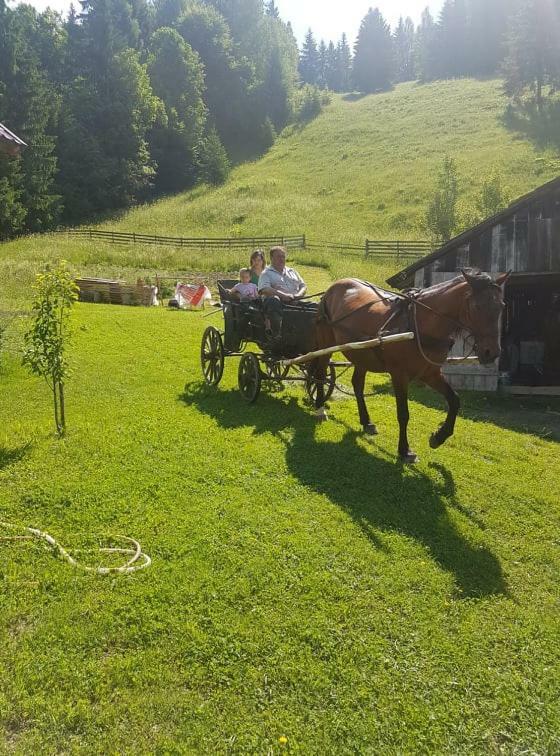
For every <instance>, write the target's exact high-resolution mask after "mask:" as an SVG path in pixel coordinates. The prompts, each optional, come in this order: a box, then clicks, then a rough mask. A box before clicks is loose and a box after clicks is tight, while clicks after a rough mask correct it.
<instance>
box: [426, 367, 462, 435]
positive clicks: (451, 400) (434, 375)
mask: <svg viewBox="0 0 560 756" xmlns="http://www.w3.org/2000/svg"><path fill="white" fill-rule="evenodd" d="M422 380H423V381H424V382H425V383H426V385H428V386H430V388H433V389H434V391H437V392H438V394H441V395H442V396H444V397H445V400H446V402H447V407H448V411H447V417H446V418H445V422H444V423H443V424H442V425H441V426H440V428H439V429H438V430H437V431H436V432H435V433H433V434H432V436H431V438H430V446H431V447H432V449H437V448H438V447H440V446H441V445H442V444H444V443H445V442H446V441H447V439H448V438H450V437H451V436H452V435H453V432H454V431H455V421H456V420H457V415H458V414H459V409H460V408H461V401H460V399H459V397H458V395H457V394H456V393H455V391H453V389H452V388H451V386H450V385H449V383H447V381H446V380H445V378H444V377H443V375H442V372H441V370H434V371H433V372H430V373H429V374H428V375H425V376H423V377H422Z"/></svg>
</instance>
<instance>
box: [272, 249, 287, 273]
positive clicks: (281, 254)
mask: <svg viewBox="0 0 560 756" xmlns="http://www.w3.org/2000/svg"><path fill="white" fill-rule="evenodd" d="M270 264H271V265H272V267H273V268H274V269H275V270H277V271H278V272H279V273H282V271H283V270H284V268H285V267H286V250H285V249H284V247H272V249H271V250H270Z"/></svg>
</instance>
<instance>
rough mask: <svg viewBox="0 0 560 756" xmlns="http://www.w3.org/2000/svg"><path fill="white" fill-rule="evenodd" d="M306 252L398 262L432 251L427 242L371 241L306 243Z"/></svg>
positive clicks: (422, 255)
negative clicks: (338, 252) (322, 252)
mask: <svg viewBox="0 0 560 756" xmlns="http://www.w3.org/2000/svg"><path fill="white" fill-rule="evenodd" d="M305 249H306V250H338V251H340V252H344V253H346V254H350V255H352V254H354V255H360V256H362V255H363V256H365V257H390V258H392V259H396V260H397V261H398V260H418V259H419V258H421V257H424V256H425V255H428V254H430V252H432V251H433V246H432V244H430V242H428V241H373V240H371V239H366V242H365V244H362V245H358V244H332V243H331V242H322V243H320V242H313V243H309V242H307V243H306V245H305Z"/></svg>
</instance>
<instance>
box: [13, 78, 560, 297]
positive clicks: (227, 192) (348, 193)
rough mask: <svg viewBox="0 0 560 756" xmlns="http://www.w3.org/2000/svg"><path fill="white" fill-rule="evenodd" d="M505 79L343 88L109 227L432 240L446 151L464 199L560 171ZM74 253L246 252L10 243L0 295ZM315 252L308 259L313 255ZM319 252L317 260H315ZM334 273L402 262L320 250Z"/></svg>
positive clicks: (170, 264)
mask: <svg viewBox="0 0 560 756" xmlns="http://www.w3.org/2000/svg"><path fill="white" fill-rule="evenodd" d="M505 107H506V100H505V98H504V96H503V94H502V92H501V83H500V82H499V81H475V80H469V79H465V80H459V81H449V82H438V83H435V84H430V85H418V84H405V85H401V86H399V87H397V88H396V89H395V90H394V91H393V92H388V93H386V94H380V95H372V96H369V97H364V98H361V99H352V98H344V97H335V98H334V99H333V102H332V104H331V105H330V106H328V107H327V108H326V109H325V111H324V112H323V113H322V115H321V116H320V117H319V118H317V119H316V120H315V121H314V122H312V123H310V124H309V125H307V126H305V127H303V128H300V127H293V128H290V129H288V130H287V131H286V132H285V133H284V134H283V136H282V138H280V139H279V140H278V142H277V143H276V145H275V146H274V148H273V149H272V150H271V151H270V152H269V153H268V154H267V155H266V156H265V157H263V158H262V159H260V160H258V161H255V162H254V163H248V164H245V165H242V166H240V167H238V168H237V169H235V170H234V171H233V173H232V175H231V178H230V179H229V181H228V182H227V183H226V185H225V186H223V187H221V188H218V189H212V188H207V187H199V188H197V189H195V190H194V191H191V192H187V193H184V194H180V195H178V196H176V197H172V198H169V199H165V200H162V201H160V202H157V203H154V204H152V205H149V206H143V207H139V208H137V209H136V210H134V211H132V212H129V213H126V214H125V215H123V216H122V217H121V218H119V219H115V220H113V221H110V222H106V223H104V224H102V227H103V228H108V229H110V228H119V229H121V230H130V231H139V232H154V233H161V234H167V235H184V236H187V235H190V236H197V235H200V236H204V235H206V236H223V235H226V236H229V235H240V236H245V235H248V236H251V235H262V234H271V233H275V234H281V233H285V234H290V233H302V232H306V233H307V234H308V237H309V238H310V239H311V240H312V241H325V240H331V241H332V240H335V241H341V242H356V243H360V244H361V243H363V241H364V239H365V238H366V237H369V238H391V239H398V238H401V239H404V238H411V237H413V238H422V236H423V231H422V229H421V219H422V217H423V214H424V212H425V208H426V205H427V202H428V199H429V197H430V194H431V192H432V188H433V184H434V181H435V178H436V174H437V171H438V168H439V166H440V164H441V161H442V159H443V157H444V155H446V154H449V155H451V156H453V157H455V159H456V160H457V163H458V166H459V170H460V173H461V176H462V187H461V189H462V197H463V202H464V203H467V204H468V202H469V200H470V198H471V197H472V195H473V194H474V193H475V192H477V190H478V189H479V187H480V185H481V183H482V181H483V179H484V178H485V177H486V176H487V175H488V174H489V173H490V171H491V170H492V169H493V168H494V167H498V168H499V169H500V170H501V171H502V173H503V175H504V177H505V180H506V184H507V185H508V187H509V189H510V192H511V194H512V196H517V195H520V194H522V193H524V192H526V191H529V190H530V189H533V188H535V187H536V186H538V185H540V184H542V183H544V182H545V181H547V180H549V179H550V178H552V177H554V176H555V175H557V174H558V173H559V172H560V161H559V160H558V157H557V155H555V154H554V153H553V152H540V151H538V150H536V149H535V147H533V145H532V144H531V143H530V142H529V141H527V140H526V139H523V138H521V136H519V135H516V134H514V133H512V132H511V131H508V130H507V129H506V128H505V126H504V125H503V123H502V116H503V113H504V110H505ZM56 256H64V257H66V259H68V260H70V261H71V262H72V263H74V264H75V265H76V267H77V268H78V269H79V270H80V272H81V273H89V274H107V275H119V276H123V277H125V278H129V279H131V280H133V279H134V278H135V276H136V275H137V274H139V273H140V274H141V273H143V272H144V271H146V270H148V271H153V270H154V269H160V270H184V269H189V268H190V269H198V270H206V269H212V268H214V269H221V270H227V269H232V268H237V267H238V266H239V263H240V262H242V261H243V260H244V258H243V260H240V259H239V256H238V255H227V254H226V255H220V256H210V257H209V256H208V255H207V254H192V253H190V254H187V253H185V251H184V250H174V249H170V248H166V249H155V248H147V249H142V248H139V247H134V248H127V247H110V246H109V245H104V244H100V243H99V242H96V243H93V244H92V243H89V242H84V243H82V242H78V241H77V240H76V239H67V238H66V236H64V235H46V236H41V237H29V238H26V239H22V240H18V241H16V242H14V243H12V244H6V245H2V247H1V248H0V273H1V274H2V280H4V281H5V282H6V283H5V288H4V290H3V291H2V292H1V293H0V297H4V298H6V296H7V294H9V293H10V292H11V293H12V294H14V293H15V292H16V291H21V287H22V285H23V284H24V283H25V282H26V281H28V280H30V278H31V276H32V273H33V272H34V270H35V269H36V268H37V266H38V265H39V264H40V263H41V262H42V261H45V260H48V259H51V258H53V257H56ZM307 261H309V256H308V258H307ZM316 261H317V260H316ZM319 262H322V264H325V265H329V266H332V269H333V273H334V275H339V274H348V273H352V272H357V273H359V274H360V275H370V276H372V277H373V276H375V275H377V277H378V278H379V277H380V276H385V275H386V274H389V273H390V272H394V268H393V269H389V268H387V267H384V268H383V269H381V270H380V271H379V273H377V271H376V270H375V269H372V268H371V267H367V268H365V269H364V266H360V265H359V264H358V265H356V261H355V260H354V259H349V260H344V258H342V259H341V258H340V257H336V256H331V257H329V259H328V260H325V259H324V258H322V259H320V260H319Z"/></svg>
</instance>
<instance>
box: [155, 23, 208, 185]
mask: <svg viewBox="0 0 560 756" xmlns="http://www.w3.org/2000/svg"><path fill="white" fill-rule="evenodd" d="M148 73H149V76H150V81H151V84H152V88H153V91H154V94H155V95H156V96H157V97H158V98H159V99H160V100H161V101H162V102H163V105H164V108H165V118H164V119H162V121H161V122H160V123H156V124H154V126H153V128H152V129H151V132H150V137H149V142H150V153H151V155H152V157H153V159H154V160H155V162H156V164H157V174H156V179H155V188H156V191H158V192H171V191H179V190H181V189H185V188H187V187H188V186H191V185H192V184H193V183H194V182H195V181H196V178H197V172H198V166H197V161H198V150H199V146H200V142H201V140H202V138H203V136H204V127H205V123H206V107H205V105H204V101H203V92H204V70H203V67H202V63H201V62H200V58H199V57H198V55H197V53H195V52H194V51H193V50H192V48H191V47H190V46H189V45H187V43H186V42H185V41H184V40H183V38H182V37H181V36H180V34H178V33H177V32H176V31H175V30H173V29H169V28H167V29H166V28H161V29H158V30H157V32H156V33H155V34H154V36H153V38H152V41H151V52H150V57H149V59H148Z"/></svg>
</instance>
